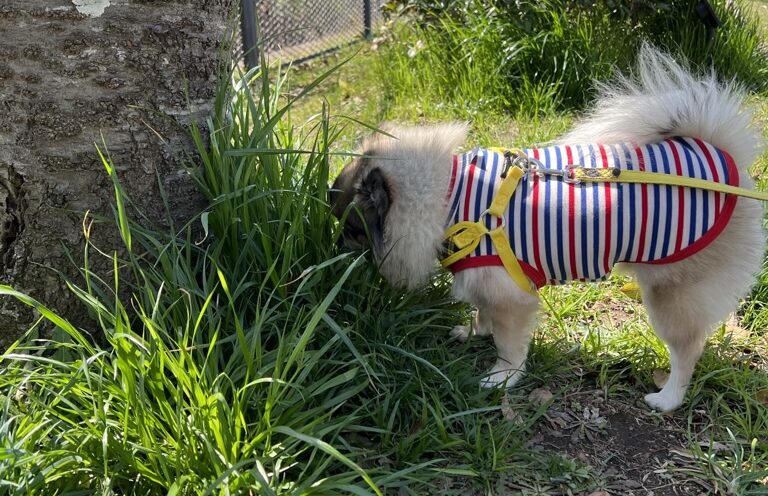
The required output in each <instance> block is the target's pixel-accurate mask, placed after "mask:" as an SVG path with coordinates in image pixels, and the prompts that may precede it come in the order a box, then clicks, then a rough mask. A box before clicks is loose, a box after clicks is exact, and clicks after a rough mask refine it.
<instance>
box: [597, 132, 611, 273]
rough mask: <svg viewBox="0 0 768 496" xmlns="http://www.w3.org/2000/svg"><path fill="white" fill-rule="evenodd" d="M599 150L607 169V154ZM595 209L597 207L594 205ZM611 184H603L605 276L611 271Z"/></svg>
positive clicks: (602, 148)
mask: <svg viewBox="0 0 768 496" xmlns="http://www.w3.org/2000/svg"><path fill="white" fill-rule="evenodd" d="M598 147H599V148H600V159H601V160H602V161H603V168H607V167H608V165H609V164H608V154H607V153H606V152H605V147H604V146H603V145H598ZM595 207H597V205H595ZM611 215H613V214H612V212H611V183H609V182H607V181H606V183H605V245H604V249H605V253H604V254H603V268H604V269H605V274H607V273H608V272H610V271H611V246H613V230H612V229H611Z"/></svg>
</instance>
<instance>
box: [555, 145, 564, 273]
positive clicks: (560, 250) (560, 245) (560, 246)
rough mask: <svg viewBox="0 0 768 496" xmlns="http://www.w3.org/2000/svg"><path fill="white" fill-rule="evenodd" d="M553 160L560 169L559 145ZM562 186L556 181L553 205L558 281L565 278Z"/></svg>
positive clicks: (561, 161) (561, 163)
mask: <svg viewBox="0 0 768 496" xmlns="http://www.w3.org/2000/svg"><path fill="white" fill-rule="evenodd" d="M555 161H556V163H555V165H554V168H556V169H562V168H563V165H564V164H563V157H562V155H561V153H560V147H559V146H556V147H555ZM563 186H564V185H563V181H561V180H560V181H557V205H555V210H556V213H557V217H556V219H557V221H556V222H557V262H558V265H559V267H560V274H559V275H558V280H560V281H564V280H565V279H566V278H567V275H566V274H565V244H564V242H563V241H564V240H563V211H564V210H565V205H563Z"/></svg>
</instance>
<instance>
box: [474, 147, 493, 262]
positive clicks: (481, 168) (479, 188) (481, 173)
mask: <svg viewBox="0 0 768 496" xmlns="http://www.w3.org/2000/svg"><path fill="white" fill-rule="evenodd" d="M488 153H490V152H488V150H483V151H482V152H480V156H479V157H478V161H477V165H476V166H475V183H474V184H473V185H472V186H473V190H474V192H475V207H474V210H473V211H472V218H473V219H475V220H480V213H481V212H482V211H483V210H485V206H484V205H483V204H484V202H483V186H485V168H486V166H487V164H488ZM486 227H487V226H486ZM482 254H483V243H480V244H478V245H477V248H475V255H477V256H480V255H482Z"/></svg>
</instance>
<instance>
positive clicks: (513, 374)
mask: <svg viewBox="0 0 768 496" xmlns="http://www.w3.org/2000/svg"><path fill="white" fill-rule="evenodd" d="M522 376H523V371H522V370H512V369H510V368H509V364H506V363H505V364H503V365H499V364H498V363H497V364H496V365H494V366H493V367H491V370H489V371H488V374H487V376H486V377H484V378H483V379H481V380H480V386H481V387H484V388H495V387H500V386H506V387H508V388H510V387H512V386H514V385H515V384H516V383H517V381H519V380H520V378H521V377H522Z"/></svg>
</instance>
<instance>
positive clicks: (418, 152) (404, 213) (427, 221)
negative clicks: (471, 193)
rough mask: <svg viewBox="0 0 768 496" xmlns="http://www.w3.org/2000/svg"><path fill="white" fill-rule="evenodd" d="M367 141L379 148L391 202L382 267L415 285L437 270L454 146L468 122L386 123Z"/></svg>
mask: <svg viewBox="0 0 768 496" xmlns="http://www.w3.org/2000/svg"><path fill="white" fill-rule="evenodd" d="M385 129H386V130H387V132H388V133H390V134H392V135H393V136H395V138H390V137H388V136H385V135H377V136H376V137H374V138H372V139H371V140H370V141H369V142H367V143H364V144H363V149H365V150H372V151H373V152H375V157H376V158H375V159H374V160H375V167H379V168H380V169H381V170H382V171H383V173H384V174H385V176H386V177H387V182H388V184H389V187H390V190H391V191H390V194H391V195H392V202H391V205H390V208H389V212H388V213H387V222H386V226H385V230H384V247H383V250H382V252H383V253H384V254H385V256H384V259H383V260H382V262H381V267H380V270H381V273H382V274H383V275H384V277H386V278H387V280H388V281H390V282H392V283H394V284H402V285H405V286H407V287H409V288H416V287H418V286H421V285H422V284H424V283H425V282H426V281H427V280H428V279H429V276H430V275H431V274H432V273H433V272H434V269H435V259H436V258H437V252H438V250H439V249H440V245H441V244H442V241H443V231H444V227H445V216H446V215H447V214H446V205H445V201H446V193H447V192H448V182H449V180H450V175H451V157H452V155H453V151H454V150H455V149H456V148H457V147H459V146H461V145H462V144H463V143H464V140H465V139H466V136H467V126H466V125H464V124H447V125H442V126H433V127H412V128H395V127H386V128H385Z"/></svg>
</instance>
